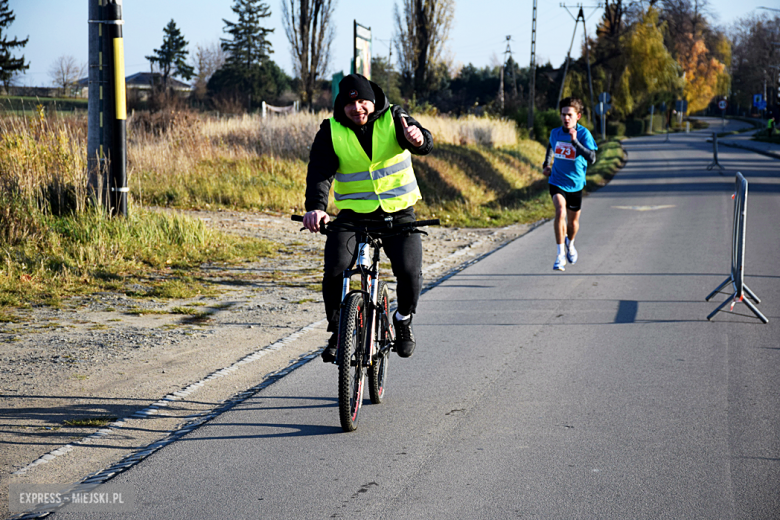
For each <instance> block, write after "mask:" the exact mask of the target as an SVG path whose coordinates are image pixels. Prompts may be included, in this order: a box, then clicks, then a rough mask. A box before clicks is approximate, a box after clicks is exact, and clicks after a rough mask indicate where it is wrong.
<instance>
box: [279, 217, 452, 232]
mask: <svg viewBox="0 0 780 520" xmlns="http://www.w3.org/2000/svg"><path fill="white" fill-rule="evenodd" d="M290 220H292V221H294V222H303V215H291V216H290ZM329 224H336V226H344V224H349V225H350V227H355V228H356V227H358V225H357V224H352V223H351V222H345V223H341V224H337V223H336V222H335V221H331V222H329ZM439 224H441V221H440V220H439V219H437V218H434V219H429V220H415V221H414V222H404V223H402V224H396V225H394V226H393V227H392V228H391V227H390V226H388V225H387V224H385V225H381V224H380V225H379V226H375V227H365V228H364V229H362V230H361V231H365V232H371V231H383V230H387V231H399V230H400V231H402V230H405V229H410V228H418V227H423V226H438V225H439ZM325 231H326V230H325V227H322V228H321V232H322V233H325ZM355 231H357V229H355Z"/></svg>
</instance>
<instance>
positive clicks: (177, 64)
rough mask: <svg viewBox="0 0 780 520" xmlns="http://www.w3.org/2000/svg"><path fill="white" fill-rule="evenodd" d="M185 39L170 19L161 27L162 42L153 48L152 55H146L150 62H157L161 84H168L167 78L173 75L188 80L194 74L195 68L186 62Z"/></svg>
mask: <svg viewBox="0 0 780 520" xmlns="http://www.w3.org/2000/svg"><path fill="white" fill-rule="evenodd" d="M187 54H189V52H188V51H187V40H185V39H184V36H182V34H181V31H180V30H179V28H178V27H176V22H174V21H173V20H171V21H170V22H168V25H167V26H166V27H165V28H164V29H163V43H162V46H161V47H160V48H159V49H154V55H152V56H146V59H147V60H149V61H150V62H151V63H157V65H158V66H159V67H160V72H161V74H162V84H163V85H168V78H169V77H170V76H171V72H172V71H173V75H175V76H180V77H182V78H184V79H185V80H189V79H190V78H192V76H194V75H195V70H194V69H193V67H192V66H190V65H188V64H187Z"/></svg>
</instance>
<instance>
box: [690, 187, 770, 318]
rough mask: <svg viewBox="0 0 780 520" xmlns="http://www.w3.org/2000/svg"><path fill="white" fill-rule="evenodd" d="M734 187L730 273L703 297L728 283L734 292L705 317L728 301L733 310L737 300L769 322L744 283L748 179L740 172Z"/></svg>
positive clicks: (755, 297)
mask: <svg viewBox="0 0 780 520" xmlns="http://www.w3.org/2000/svg"><path fill="white" fill-rule="evenodd" d="M734 188H735V189H734V195H733V198H734V220H733V226H732V230H731V275H730V276H729V277H728V278H726V281H724V282H723V283H722V284H720V285H719V286H718V288H717V289H715V290H714V291H712V292H711V293H710V295H709V296H707V297H706V298H705V301H710V299H711V298H712V297H713V296H715V295H716V294H718V293H719V292H720V290H721V289H723V288H724V287H726V286H727V285H728V284H729V283H731V285H732V286H733V288H734V294H733V295H732V296H731V297H730V298H728V299H727V300H726V301H724V302H723V303H721V304H720V305H718V308H717V309H715V310H714V311H712V313H711V314H710V315H709V316H707V319H708V320H712V318H713V317H714V316H715V315H716V314H717V313H718V312H720V310H721V309H723V307H725V306H726V305H727V304H728V303H729V302H731V308H730V309H729V310H734V305H736V303H737V302H742V303H744V304H745V305H747V306H748V308H749V309H750V310H751V311H753V314H755V315H756V316H758V318H759V319H760V320H761V321H763V322H764V323H769V320H768V319H766V316H764V315H763V314H761V311H759V310H758V309H757V308H756V306H755V305H753V302H751V301H750V300H751V299H752V300H753V301H754V302H756V303H761V300H759V299H758V296H756V295H755V293H753V291H751V290H750V288H749V287H748V286H747V285H745V280H744V274H745V229H746V227H745V226H746V222H747V194H748V181H747V179H745V177H743V176H742V174H741V173H740V172H737V177H736V180H735V187H734ZM745 295H747V296H748V298H745Z"/></svg>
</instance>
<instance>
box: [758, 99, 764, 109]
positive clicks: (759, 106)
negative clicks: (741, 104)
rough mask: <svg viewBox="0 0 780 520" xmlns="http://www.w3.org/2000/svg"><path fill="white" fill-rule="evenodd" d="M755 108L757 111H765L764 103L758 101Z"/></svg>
mask: <svg viewBox="0 0 780 520" xmlns="http://www.w3.org/2000/svg"><path fill="white" fill-rule="evenodd" d="M756 108H757V109H759V110H766V101H763V100H761V101H759V102H758V105H756Z"/></svg>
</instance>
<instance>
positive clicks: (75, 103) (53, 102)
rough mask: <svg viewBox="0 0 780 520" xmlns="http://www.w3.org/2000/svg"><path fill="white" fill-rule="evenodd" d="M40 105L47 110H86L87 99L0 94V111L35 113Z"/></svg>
mask: <svg viewBox="0 0 780 520" xmlns="http://www.w3.org/2000/svg"><path fill="white" fill-rule="evenodd" d="M38 106H42V107H44V109H45V110H46V111H47V112H52V111H57V112H73V111H74V110H83V111H86V110H87V108H88V100H86V99H83V98H37V97H29V96H0V112H13V113H16V114H24V113H27V114H35V113H37V107H38Z"/></svg>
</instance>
